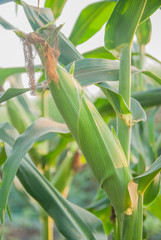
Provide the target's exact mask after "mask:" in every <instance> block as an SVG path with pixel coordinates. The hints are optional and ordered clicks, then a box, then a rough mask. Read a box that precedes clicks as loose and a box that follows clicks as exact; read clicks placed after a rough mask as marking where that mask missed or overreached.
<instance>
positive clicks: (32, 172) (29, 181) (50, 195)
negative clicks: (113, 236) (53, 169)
mask: <svg viewBox="0 0 161 240" xmlns="http://www.w3.org/2000/svg"><path fill="white" fill-rule="evenodd" d="M17 176H18V178H19V179H20V181H21V183H22V185H23V186H24V188H25V189H26V190H27V192H28V193H29V194H30V195H31V196H32V197H33V198H34V199H35V200H37V201H38V202H39V203H40V205H41V206H42V207H43V208H44V210H46V211H47V213H48V214H49V216H51V217H52V218H53V219H54V222H55V224H56V226H57V228H58V230H59V231H60V233H61V234H63V236H64V237H65V238H66V239H71V240H78V239H79V238H82V239H94V240H105V239H106V238H107V236H106V235H105V233H104V229H103V226H102V222H101V221H100V220H99V219H98V218H96V217H95V216H94V215H92V214H91V213H89V212H87V211H85V210H84V209H82V208H80V207H78V206H76V205H74V204H72V203H70V202H69V201H67V200H66V199H64V198H63V197H62V196H61V195H60V194H59V193H58V192H57V190H56V189H55V188H54V187H52V186H51V184H50V183H49V182H48V181H47V180H46V179H45V178H44V177H43V176H42V175H41V174H40V173H39V172H38V171H37V169H36V168H35V167H34V166H33V164H31V163H28V162H27V161H23V162H22V164H21V165H20V167H19V170H18V173H17ZM71 230H72V231H71Z"/></svg>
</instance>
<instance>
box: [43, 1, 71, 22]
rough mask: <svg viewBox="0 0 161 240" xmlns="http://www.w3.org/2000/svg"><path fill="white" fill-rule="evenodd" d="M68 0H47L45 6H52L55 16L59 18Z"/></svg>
mask: <svg viewBox="0 0 161 240" xmlns="http://www.w3.org/2000/svg"><path fill="white" fill-rule="evenodd" d="M66 1H67V0H46V1H45V7H47V8H51V10H52V12H53V15H54V18H55V19H57V18H58V17H59V16H60V14H61V12H62V10H63V8H64V5H65V3H66Z"/></svg>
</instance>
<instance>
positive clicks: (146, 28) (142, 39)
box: [136, 19, 152, 45]
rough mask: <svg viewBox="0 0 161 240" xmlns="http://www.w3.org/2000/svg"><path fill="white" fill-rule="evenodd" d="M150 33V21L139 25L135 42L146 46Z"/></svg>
mask: <svg viewBox="0 0 161 240" xmlns="http://www.w3.org/2000/svg"><path fill="white" fill-rule="evenodd" d="M151 33H152V25H151V21H150V19H147V20H146V21H145V22H143V23H141V24H140V25H139V26H138V28H137V31H136V36H137V41H138V43H139V44H140V45H146V44H148V42H150V39H151Z"/></svg>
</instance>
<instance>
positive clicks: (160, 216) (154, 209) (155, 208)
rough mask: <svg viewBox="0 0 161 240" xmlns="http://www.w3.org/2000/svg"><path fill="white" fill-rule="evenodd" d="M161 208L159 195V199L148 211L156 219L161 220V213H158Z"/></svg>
mask: <svg viewBox="0 0 161 240" xmlns="http://www.w3.org/2000/svg"><path fill="white" fill-rule="evenodd" d="M160 206H161V195H159V196H158V197H157V199H156V200H155V201H154V202H153V203H152V205H150V206H149V207H148V210H150V212H151V213H152V214H153V215H154V216H155V217H157V218H158V219H160V220H161V211H158V209H160Z"/></svg>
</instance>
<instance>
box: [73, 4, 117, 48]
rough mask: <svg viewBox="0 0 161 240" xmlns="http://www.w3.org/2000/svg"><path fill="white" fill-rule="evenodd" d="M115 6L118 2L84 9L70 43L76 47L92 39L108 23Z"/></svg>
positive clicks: (94, 5)
mask: <svg viewBox="0 0 161 240" xmlns="http://www.w3.org/2000/svg"><path fill="white" fill-rule="evenodd" d="M115 5H116V1H101V2H96V3H92V4H90V5H89V6H87V7H86V8H85V9H83V10H82V12H81V13H80V15H79V17H78V19H77V21H76V23H75V25H74V28H73V30H72V33H71V35H70V37H69V39H70V41H71V42H72V43H73V44H74V45H75V46H76V45H79V44H81V43H84V42H85V41H87V40H88V39H89V38H91V37H92V36H93V35H94V34H95V33H96V32H98V31H99V30H100V29H101V28H102V26H103V25H104V24H105V23H106V22H107V21H108V19H109V17H110V15H111V13H112V11H113V9H114V7H115Z"/></svg>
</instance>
